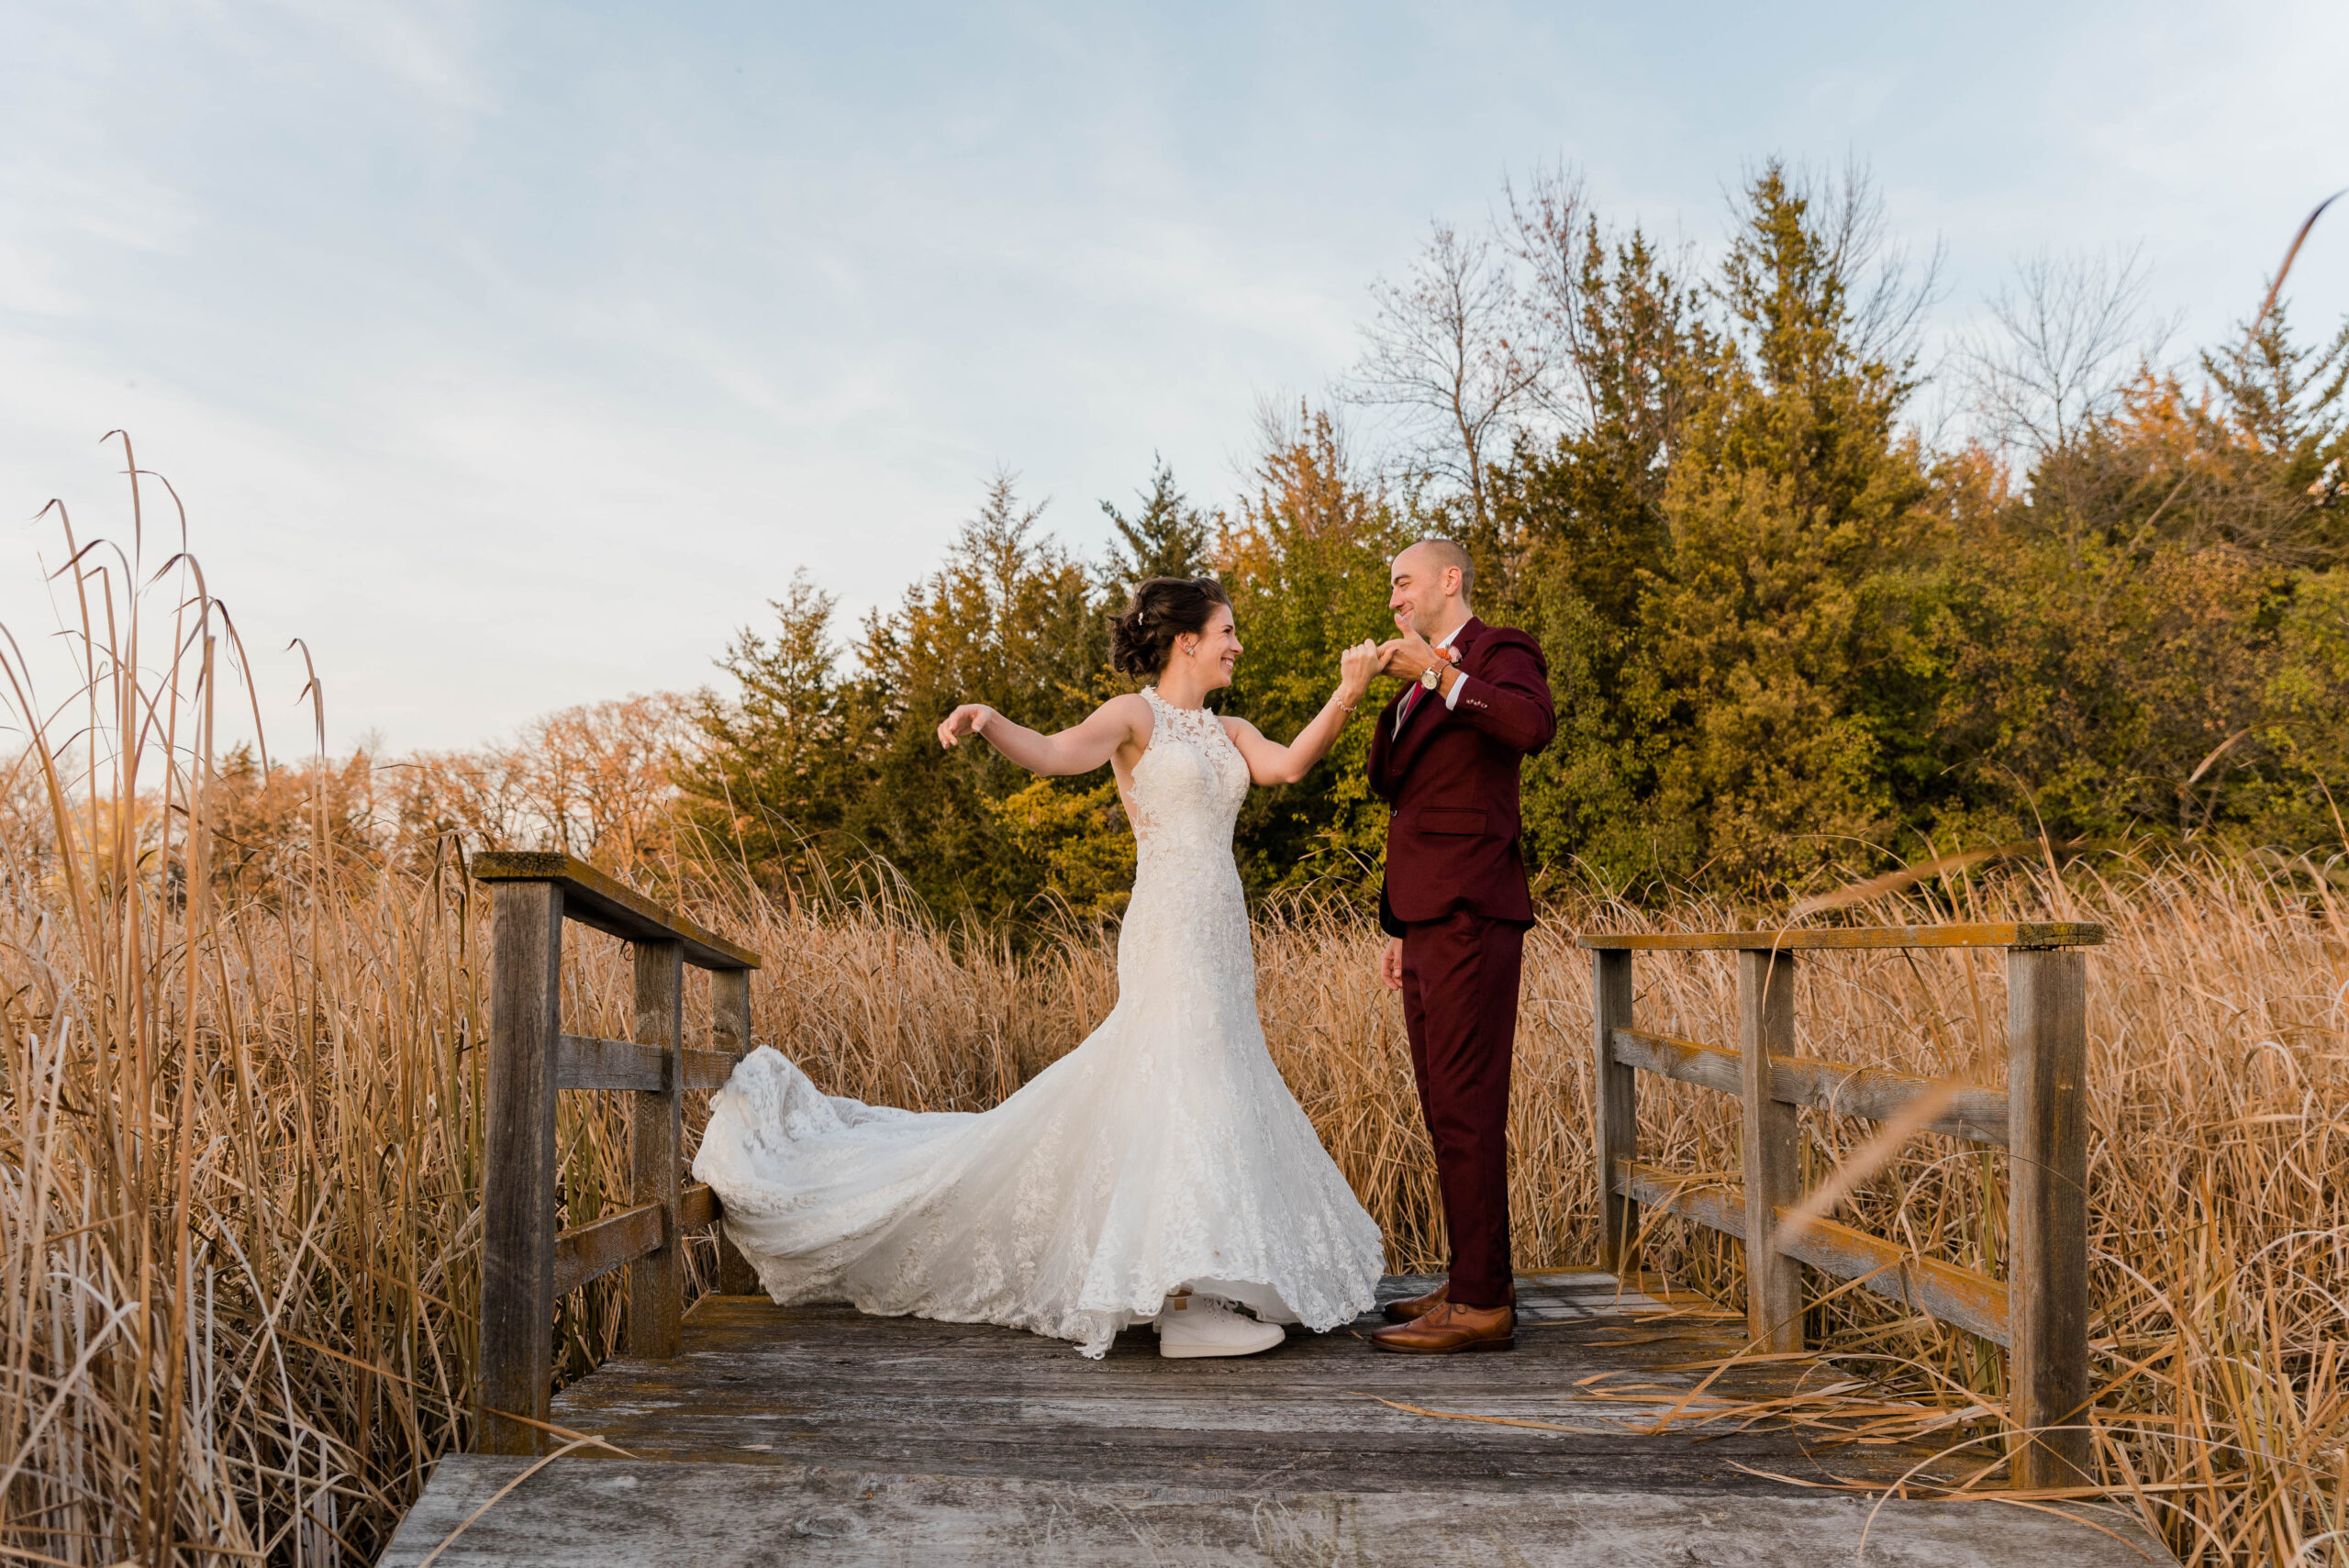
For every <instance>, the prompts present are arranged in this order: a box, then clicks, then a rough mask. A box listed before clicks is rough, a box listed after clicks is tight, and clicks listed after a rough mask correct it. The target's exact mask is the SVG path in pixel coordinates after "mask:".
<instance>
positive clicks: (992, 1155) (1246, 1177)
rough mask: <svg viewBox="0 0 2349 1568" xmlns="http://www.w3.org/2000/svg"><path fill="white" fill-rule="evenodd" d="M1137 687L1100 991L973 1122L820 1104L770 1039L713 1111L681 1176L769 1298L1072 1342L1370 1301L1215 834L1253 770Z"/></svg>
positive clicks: (1224, 827)
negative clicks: (714, 1196) (1142, 726)
mask: <svg viewBox="0 0 2349 1568" xmlns="http://www.w3.org/2000/svg"><path fill="white" fill-rule="evenodd" d="M1142 695H1143V696H1144V697H1146V698H1148V699H1149V702H1150V707H1151V715H1152V730H1151V737H1150V743H1149V746H1148V748H1147V749H1146V750H1145V751H1144V752H1143V753H1142V757H1141V761H1140V762H1137V763H1136V764H1135V765H1134V769H1133V789H1132V792H1131V794H1130V796H1129V797H1128V798H1127V800H1126V810H1127V814H1128V816H1129V817H1130V819H1131V821H1132V824H1133V829H1134V839H1135V843H1136V847H1137V862H1138V863H1137V866H1136V870H1135V876H1134V892H1133V900H1132V903H1131V904H1130V906H1129V907H1128V909H1127V912H1126V918H1125V925H1124V929H1123V930H1122V931H1121V932H1120V933H1119V938H1118V1005H1117V1006H1116V1008H1115V1009H1114V1010H1113V1011H1112V1012H1111V1013H1110V1014H1109V1016H1108V1018H1107V1019H1105V1020H1104V1021H1103V1022H1102V1025H1101V1027H1100V1028H1099V1029H1097V1030H1095V1031H1094V1033H1093V1035H1092V1037H1091V1038H1090V1039H1088V1040H1085V1043H1084V1044H1082V1045H1080V1046H1078V1047H1077V1048H1076V1049H1075V1050H1074V1051H1071V1052H1070V1053H1069V1054H1068V1055H1066V1056H1064V1057H1063V1058H1062V1059H1061V1060H1060V1061H1058V1062H1054V1063H1053V1064H1052V1066H1051V1067H1049V1068H1047V1069H1045V1070H1044V1071H1043V1072H1042V1073H1039V1074H1037V1076H1036V1077H1035V1078H1034V1079H1033V1080H1032V1081H1030V1083H1029V1084H1027V1086H1026V1087H1024V1088H1022V1089H1021V1090H1020V1091H1019V1093H1018V1094H1016V1095H1012V1096H1011V1097H1010V1098H1009V1099H1008V1100H1006V1101H1004V1102H1003V1104H1001V1105H999V1106H996V1107H995V1108H994V1109H993V1110H990V1111H985V1112H979V1113H975V1114H974V1113H971V1112H931V1113H926V1114H917V1113H915V1112H911V1111H904V1110H896V1109H892V1108H890V1107H887V1106H868V1105H864V1104H863V1103H861V1102H859V1101H856V1100H851V1099H844V1098H841V1097H839V1096H835V1095H825V1094H823V1093H822V1092H820V1091H819V1090H818V1089H817V1087H816V1086H815V1084H812V1083H810V1082H809V1081H808V1079H807V1074H805V1073H801V1072H800V1071H799V1069H798V1068H796V1067H795V1066H793V1065H792V1064H791V1062H788V1061H786V1060H785V1058H784V1057H783V1056H782V1055H781V1054H779V1053H778V1052H776V1051H774V1050H773V1049H772V1048H762V1049H760V1050H759V1051H754V1052H753V1053H751V1055H750V1056H748V1057H746V1058H745V1059H744V1060H743V1061H742V1062H740V1064H738V1065H737V1066H736V1067H735V1069H734V1074H733V1077H732V1078H731V1080H729V1083H728V1084H727V1085H726V1087H725V1088H724V1089H723V1090H721V1091H720V1092H719V1093H718V1095H717V1096H716V1097H715V1098H714V1099H713V1101H712V1102H711V1111H710V1119H709V1127H708V1130H707V1132H706V1133H705V1134H704V1135H703V1138H702V1144H701V1152H700V1154H699V1155H698V1156H696V1159H695V1161H694V1174H695V1175H696V1177H697V1178H699V1179H700V1180H702V1181H705V1182H707V1183H708V1184H710V1185H711V1186H712V1187H713V1188H715V1189H716V1190H717V1193H718V1196H719V1198H720V1199H722V1200H723V1202H724V1204H725V1208H726V1218H725V1224H726V1232H727V1235H728V1237H729V1239H730V1240H732V1241H733V1242H734V1244H735V1245H736V1246H737V1247H739V1248H740V1250H741V1251H742V1254H743V1256H744V1257H746V1258H748V1259H749V1260H750V1262H751V1264H752V1265H753V1266H754V1267H755V1268H756V1269H757V1270H758V1273H759V1282H760V1284H762V1285H763V1286H764V1287H765V1288H766V1290H767V1292H768V1293H769V1294H770V1295H772V1296H774V1298H775V1300H777V1301H778V1302H782V1303H785V1304H786V1305H788V1304H790V1303H794V1302H806V1301H848V1302H851V1303H853V1304H854V1305H855V1306H856V1307H859V1308H860V1309H862V1310H863V1311H866V1312H872V1313H879V1314H886V1315H896V1314H900V1313H911V1314H914V1315H917V1316H919V1317H923V1318H940V1319H943V1320H945V1321H947V1322H952V1323H1001V1324H1007V1325H1008V1326H1010V1327H1013V1328H1019V1329H1032V1330H1033V1331H1035V1332H1036V1333H1039V1334H1047V1335H1051V1336H1052V1337H1053V1338H1056V1339H1063V1340H1074V1341H1076V1344H1077V1347H1078V1349H1079V1350H1081V1351H1083V1352H1084V1353H1085V1354H1086V1355H1088V1356H1099V1355H1101V1354H1103V1353H1104V1352H1105V1351H1108V1347H1109V1341H1110V1340H1111V1339H1112V1338H1114V1337H1115V1336H1116V1334H1117V1333H1118V1331H1119V1329H1123V1328H1125V1327H1126V1326H1127V1325H1129V1324H1131V1323H1135V1322H1140V1321H1144V1320H1147V1319H1149V1318H1152V1317H1154V1316H1156V1315H1157V1313H1158V1311H1159V1307H1160V1302H1161V1301H1162V1299H1163V1297H1165V1296H1168V1295H1169V1294H1170V1293H1172V1292H1174V1291H1175V1290H1176V1289H1177V1288H1178V1287H1182V1286H1186V1285H1187V1286H1189V1287H1191V1288H1193V1289H1195V1290H1197V1291H1198V1292H1200V1293H1202V1294H1205V1295H1208V1296H1222V1297H1224V1298H1226V1299H1229V1300H1231V1301H1236V1302H1239V1303H1241V1304H1242V1305H1244V1306H1246V1307H1250V1308H1252V1310H1254V1311H1255V1312H1256V1313H1257V1315H1258V1316H1260V1317H1262V1318H1266V1319H1268V1320H1270V1321H1274V1322H1282V1323H1298V1322H1301V1323H1303V1324H1305V1325H1306V1326H1307V1327H1308V1328H1311V1329H1331V1328H1335V1327H1336V1326H1337V1325H1339V1324H1341V1323H1343V1322H1346V1321H1349V1320H1350V1319H1352V1318H1354V1317H1355V1316H1356V1315H1357V1314H1359V1313H1361V1312H1363V1311H1364V1310H1366V1309H1368V1308H1369V1307H1370V1306H1371V1304H1372V1299H1373V1289H1374V1287H1375V1285H1376V1284H1377V1283H1378V1277H1379V1273H1380V1266H1381V1251H1380V1246H1379V1236H1378V1228H1377V1226H1376V1225H1375V1224H1374V1223H1373V1222H1372V1220H1371V1218H1370V1216H1369V1215H1368V1214H1366V1213H1364V1211H1363V1207H1362V1205H1361V1204H1360V1203H1358V1202H1356V1201H1355V1199H1354V1195H1353V1191H1352V1190H1351V1189H1350V1188H1349V1187H1348V1186H1347V1185H1346V1181H1345V1178H1344V1177H1343V1176H1341V1174H1339V1172H1338V1168H1337V1166H1336V1165H1335V1164H1334V1163H1333V1162H1331V1161H1330V1156H1329V1154H1328V1152H1327V1151H1324V1150H1323V1149H1322V1147H1321V1143H1320V1140H1319V1139H1318V1138H1317V1137H1316V1136H1315V1135H1314V1131H1313V1127H1312V1124H1311V1123H1310V1122H1308V1120H1306V1118H1305V1113H1304V1112H1303V1111H1302V1110H1301V1109H1299V1108H1298V1106H1297V1101H1296V1099H1295V1097H1294V1096H1292V1095H1290V1093H1289V1091H1288V1085H1287V1084H1285V1083H1284V1082H1282V1079H1281V1075H1280V1073H1279V1071H1278V1070H1277V1069H1275V1067H1274V1065H1273V1059H1272V1057H1271V1056H1270V1055H1269V1054H1267V1053H1266V1051H1265V1049H1264V1029H1263V1027H1262V1026H1261V1024H1260V1023H1259V1022H1258V1020H1257V1017H1256V965H1255V958H1254V954H1253V952H1252V950H1251V947H1250V943H1249V929H1248V912H1247V907H1246V906H1245V904H1244V903H1243V902H1242V899H1241V890H1240V876H1239V873H1238V871H1237V870H1236V869H1235V867H1234V866H1233V864H1232V858H1231V826H1232V822H1233V819H1234V818H1235V817H1237V816H1238V815H1239V811H1240V803H1241V799H1242V798H1243V797H1244V796H1245V795H1247V793H1248V765H1247V763H1246V762H1244V761H1243V760H1242V759H1241V755H1240V751H1239V748H1237V747H1236V746H1234V745H1233V744H1232V742H1231V739H1230V736H1228V735H1227V734H1225V733H1224V729H1223V726H1222V724H1221V723H1220V722H1219V720H1218V719H1217V718H1216V717H1215V716H1214V715H1213V714H1211V713H1207V712H1204V711H1202V710H1199V709H1190V708H1178V707H1175V706H1173V705H1172V704H1170V703H1168V702H1166V701H1165V700H1164V699H1163V698H1162V697H1160V696H1159V695H1158V693H1157V691H1156V690H1155V689H1151V690H1147V691H1145V692H1143V693H1142Z"/></svg>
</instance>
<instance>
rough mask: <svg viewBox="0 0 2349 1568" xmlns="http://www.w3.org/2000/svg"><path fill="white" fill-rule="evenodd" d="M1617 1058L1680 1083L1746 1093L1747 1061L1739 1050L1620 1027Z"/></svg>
mask: <svg viewBox="0 0 2349 1568" xmlns="http://www.w3.org/2000/svg"><path fill="white" fill-rule="evenodd" d="M1615 1060H1616V1061H1618V1062H1627V1063H1629V1064H1630V1065H1631V1066H1633V1067H1636V1068H1638V1069H1639V1070H1640V1071H1641V1072H1642V1073H1654V1074H1655V1075H1656V1076H1658V1077H1659V1078H1670V1079H1672V1080H1674V1081H1675V1082H1676V1083H1682V1084H1697V1085H1698V1087H1700V1088H1706V1089H1718V1090H1719V1091H1720V1092H1721V1093H1722V1094H1724V1095H1742V1094H1743V1093H1745V1067H1744V1064H1743V1063H1742V1062H1741V1061H1740V1060H1739V1058H1738V1054H1737V1052H1736V1051H1727V1050H1724V1049H1722V1048H1721V1047H1720V1046H1718V1045H1705V1044H1702V1043H1700V1042H1698V1041H1697V1040H1676V1039H1675V1038H1674V1037H1672V1036H1671V1035H1666V1034H1647V1033H1644V1032H1642V1031H1641V1030H1639V1029H1617V1030H1616V1031H1615Z"/></svg>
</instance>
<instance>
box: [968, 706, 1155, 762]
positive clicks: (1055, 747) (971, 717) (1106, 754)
mask: <svg viewBox="0 0 2349 1568" xmlns="http://www.w3.org/2000/svg"><path fill="white" fill-rule="evenodd" d="M1149 717H1150V706H1149V704H1147V703H1145V702H1144V701H1143V700H1142V699H1141V697H1140V696H1138V695H1131V694H1129V695H1125V696H1117V697H1111V698H1110V699H1109V700H1108V702H1105V703H1103V704H1102V705H1101V706H1099V707H1097V708H1095V709H1094V710H1093V712H1092V713H1091V714H1090V715H1089V716H1088V717H1086V718H1085V721H1084V722H1083V723H1081V724H1078V725H1075V726H1074V727H1073V728H1067V729H1063V730H1061V731H1060V732H1059V733H1057V734H1053V735H1039V734H1038V733H1037V732H1036V731H1034V730H1032V729H1030V728H1028V727H1027V726H1026V725H1024V724H1014V723H1012V722H1011V720H1009V719H1008V718H1006V717H1003V715H1001V714H999V713H997V712H996V710H995V709H993V708H991V707H989V706H987V705H986V704H985V703H983V702H966V703H964V704H963V706H960V707H958V708H956V709H955V710H954V711H953V712H952V713H950V714H948V715H947V716H946V721H945V722H944V723H942V724H941V725H940V726H939V727H938V741H939V744H940V745H941V746H955V745H959V744H961V742H962V740H963V736H965V735H976V736H978V737H980V738H981V739H983V740H985V741H986V743H987V744H988V745H990V746H992V747H994V748H995V749H996V751H1000V752H1002V753H1003V754H1004V755H1005V756H1007V757H1008V758H1010V759H1011V760H1012V761H1013V762H1017V763H1019V765H1020V766H1021V767H1023V768H1025V769H1027V770H1028V771H1029V772H1030V773H1091V772H1092V771H1093V770H1094V769H1096V768H1097V767H1099V766H1100V765H1101V764H1102V763H1104V762H1108V760H1109V759H1110V758H1111V757H1114V756H1116V755H1117V753H1118V748H1119V747H1120V746H1123V745H1125V744H1126V743H1127V742H1128V741H1130V740H1138V739H1139V738H1140V737H1141V734H1143V733H1144V731H1143V729H1142V728H1141V726H1143V725H1146V724H1147V723H1148V722H1149Z"/></svg>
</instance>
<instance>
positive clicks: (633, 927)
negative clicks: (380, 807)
mask: <svg viewBox="0 0 2349 1568" xmlns="http://www.w3.org/2000/svg"><path fill="white" fill-rule="evenodd" d="M465 869H466V870H467V871H468V872H470V873H472V875H473V880H474V881H476V882H487V883H517V882H542V883H551V884H557V885H559V886H561V887H562V890H563V910H564V913H565V914H566V915H568V916H569V917H571V918H572V919H573V920H577V921H578V922H580V923H581V924H582V925H585V926H593V927H595V928H596V929H597V930H599V931H607V932H609V933H610V934H611V935H613V936H616V937H620V938H624V939H626V940H629V941H632V942H636V941H671V940H674V941H677V942H680V943H682V944H683V948H684V953H685V962H687V963H690V964H692V965H694V966H695V967H696V968H699V969H714V970H721V971H723V970H730V969H756V968H758V967H759V955H758V954H757V953H755V952H753V951H751V950H750V949H749V948H746V947H742V946H740V945H739V944H737V943H734V942H730V941H729V940H726V939H725V938H724V937H721V936H719V935H718V933H716V932H715V931H710V930H707V929H703V928H702V927H700V926H697V925H696V924H695V923H694V922H693V921H691V920H688V919H686V918H685V917H684V916H683V915H680V914H678V913H677V912H676V911H675V910H674V909H665V908H663V907H662V906H660V905H658V904H655V903H654V902H652V900H651V899H650V898H647V897H646V896H644V895H642V894H641V893H639V892H637V891H636V889H634V888H632V887H629V886H626V885H624V884H621V883H620V882H618V880H616V879H615V878H613V877H610V876H607V875H606V874H605V873H603V872H600V871H598V870H596V868H595V867H594V866H592V865H589V864H588V863H587V862H585V861H583V860H577V859H574V858H573V857H572V856H570V855H555V854H534V853H527V852H521V851H498V852H495V853H492V852H488V851H484V852H483V853H481V854H477V855H475V856H473V859H472V860H471V861H470V862H467V864H466V867H465Z"/></svg>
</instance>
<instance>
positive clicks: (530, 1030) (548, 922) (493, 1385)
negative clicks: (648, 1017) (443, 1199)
mask: <svg viewBox="0 0 2349 1568" xmlns="http://www.w3.org/2000/svg"><path fill="white" fill-rule="evenodd" d="M561 1033H562V888H561V887H560V886H558V885H556V884H553V883H551V882H509V883H499V884H495V887H494V888H493V890H492V893H491V895H490V991H489V1062H488V1068H487V1074H486V1076H487V1080H488V1082H487V1105H486V1106H485V1111H486V1126H485V1128H484V1149H483V1164H482V1181H481V1209H482V1236H481V1378H480V1385H479V1391H478V1398H479V1400H480V1404H479V1406H478V1407H477V1413H478V1417H479V1421H478V1425H477V1426H476V1428H475V1430H474V1434H473V1442H474V1447H475V1448H476V1450H477V1451H480V1452H483V1453H535V1452H537V1451H539V1450H540V1449H541V1448H542V1447H543V1446H544V1444H545V1439H546V1432H545V1430H544V1429H542V1428H539V1427H533V1426H530V1425H529V1424H528V1422H529V1421H532V1420H536V1421H544V1420H545V1419H546V1418H547V1410H548V1406H549V1401H550V1399H551V1385H552V1384H553V1381H554V1238H555V1201H556V1194H555V1138H554V1101H555V1040H556V1037H557V1036H558V1035H560V1034H561ZM510 1417H522V1418H526V1419H524V1420H515V1419H510Z"/></svg>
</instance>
